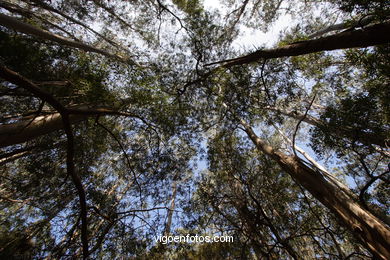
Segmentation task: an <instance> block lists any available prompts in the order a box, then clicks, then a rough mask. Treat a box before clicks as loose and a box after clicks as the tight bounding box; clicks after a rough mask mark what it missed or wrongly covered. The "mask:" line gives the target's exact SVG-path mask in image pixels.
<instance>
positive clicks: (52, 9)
mask: <svg viewBox="0 0 390 260" xmlns="http://www.w3.org/2000/svg"><path fill="white" fill-rule="evenodd" d="M31 1H32V2H34V3H35V4H37V5H38V6H39V7H41V8H43V9H46V10H48V11H51V12H54V13H56V14H58V15H60V16H62V17H64V18H66V19H68V20H69V21H71V22H73V23H75V24H78V25H80V26H82V27H84V28H85V29H87V30H88V31H90V32H92V33H94V34H95V35H97V36H99V37H100V38H102V39H103V40H105V41H106V42H108V43H110V44H111V45H113V46H115V47H117V48H121V49H123V50H125V51H127V50H126V49H124V48H123V47H122V46H120V45H119V44H118V43H116V42H114V41H112V40H110V39H108V38H107V37H105V36H104V35H102V34H101V33H99V32H97V31H95V30H94V29H93V28H91V27H89V26H88V25H86V24H85V23H83V22H80V21H79V20H76V19H74V18H73V17H71V16H69V15H67V14H65V13H63V12H61V11H59V10H57V9H55V8H53V7H51V6H50V5H48V4H46V3H45V2H44V1H42V0H31ZM26 2H28V1H26Z"/></svg>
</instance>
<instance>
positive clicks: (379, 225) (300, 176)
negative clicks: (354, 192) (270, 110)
mask: <svg viewBox="0 0 390 260" xmlns="http://www.w3.org/2000/svg"><path fill="white" fill-rule="evenodd" d="M241 125H242V126H243V127H244V129H245V132H246V134H247V135H248V137H249V138H250V139H251V141H252V142H253V144H254V145H255V146H256V148H257V149H258V150H259V151H260V152H263V153H264V154H266V155H267V156H269V157H270V158H272V159H273V160H274V161H275V162H277V163H278V164H279V166H280V167H281V168H282V169H283V170H284V171H285V172H286V173H288V174H289V175H290V176H291V177H292V178H293V179H294V180H295V182H296V183H297V184H299V185H301V186H302V187H304V188H305V189H306V190H307V191H309V192H310V193H311V195H312V196H313V197H315V198H316V199H318V200H319V201H320V202H321V203H322V204H323V205H324V206H325V207H327V208H328V209H329V210H330V211H331V212H332V213H333V214H335V215H336V216H337V217H338V219H339V220H340V221H341V222H342V223H343V224H344V226H345V227H346V228H348V229H349V230H350V231H351V232H352V233H353V234H354V235H355V236H356V238H357V239H358V240H359V241H360V242H361V243H362V244H363V245H364V246H365V247H366V248H367V249H368V250H370V251H371V252H372V254H373V255H374V256H376V257H377V258H379V259H384V260H386V259H390V229H389V227H388V226H386V225H385V224H384V223H383V222H382V221H380V220H379V219H378V218H376V217H375V216H374V215H372V214H371V213H370V212H369V211H367V210H365V209H364V208H363V207H362V206H361V205H360V204H359V203H357V202H356V201H355V200H353V199H351V198H350V197H349V196H348V195H347V194H345V193H344V192H343V191H342V190H341V189H340V188H339V187H338V186H336V185H334V184H333V183H332V182H330V181H328V180H326V178H325V177H324V176H323V175H322V174H321V173H320V172H319V171H315V170H313V169H311V168H309V167H308V166H307V165H305V164H304V163H302V162H301V161H300V159H299V158H297V157H294V156H288V155H286V154H284V153H282V152H279V151H275V150H274V149H273V147H272V146H270V145H268V144H267V143H266V142H265V141H264V140H262V139H260V138H259V137H258V136H257V135H256V134H255V133H254V131H253V129H252V128H251V127H250V125H248V124H247V123H246V122H245V121H243V120H241Z"/></svg>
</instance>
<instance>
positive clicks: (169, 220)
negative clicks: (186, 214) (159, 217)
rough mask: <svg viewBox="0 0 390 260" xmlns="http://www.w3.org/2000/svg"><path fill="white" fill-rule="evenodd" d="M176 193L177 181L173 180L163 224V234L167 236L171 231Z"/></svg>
mask: <svg viewBox="0 0 390 260" xmlns="http://www.w3.org/2000/svg"><path fill="white" fill-rule="evenodd" d="M176 194H177V181H176V180H174V181H173V184H172V197H171V203H170V205H169V209H168V216H167V223H166V225H165V230H164V236H169V234H170V233H171V226H172V218H173V212H174V210H175V201H176Z"/></svg>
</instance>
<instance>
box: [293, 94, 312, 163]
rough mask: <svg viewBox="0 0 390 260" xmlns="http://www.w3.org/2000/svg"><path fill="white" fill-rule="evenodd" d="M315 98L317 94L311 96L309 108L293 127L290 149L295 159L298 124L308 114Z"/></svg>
mask: <svg viewBox="0 0 390 260" xmlns="http://www.w3.org/2000/svg"><path fill="white" fill-rule="evenodd" d="M316 96H317V93H315V94H314V96H313V98H312V100H311V102H310V104H309V106H308V107H307V109H306V112H305V114H304V115H303V117H302V118H300V119H299V121H298V123H297V125H296V127H295V131H294V134H293V138H292V149H293V152H294V155H295V157H296V158H298V155H297V151H296V150H295V138H296V135H297V133H298V130H299V125H300V124H301V123H302V121H303V120H304V119H305V118H306V116H307V113H309V110H310V108H311V105H312V104H313V102H314V100H315V98H316Z"/></svg>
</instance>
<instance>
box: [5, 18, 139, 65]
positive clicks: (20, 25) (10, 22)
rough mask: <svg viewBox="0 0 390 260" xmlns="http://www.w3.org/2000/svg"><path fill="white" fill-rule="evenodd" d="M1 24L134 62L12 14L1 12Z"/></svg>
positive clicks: (63, 43)
mask: <svg viewBox="0 0 390 260" xmlns="http://www.w3.org/2000/svg"><path fill="white" fill-rule="evenodd" d="M0 25H3V26H5V27H7V28H10V29H13V30H15V31H18V32H22V33H25V34H28V35H34V36H37V37H40V38H42V39H45V40H50V41H53V42H57V43H59V44H61V45H65V46H69V47H73V48H77V49H80V50H83V51H87V52H95V53H99V54H103V55H105V56H107V57H110V58H114V59H117V60H120V61H122V62H130V63H133V62H132V61H129V60H126V59H124V58H123V57H120V56H117V55H114V54H111V53H108V52H106V51H104V50H101V49H98V48H95V47H93V46H90V45H88V44H85V43H82V42H76V41H73V40H70V39H67V38H65V37H62V36H60V35H57V34H54V33H51V32H49V31H46V30H43V29H40V28H37V27H35V26H32V25H30V24H27V23H24V22H21V21H19V20H18V19H15V18H13V17H11V16H8V15H4V14H1V13H0Z"/></svg>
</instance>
